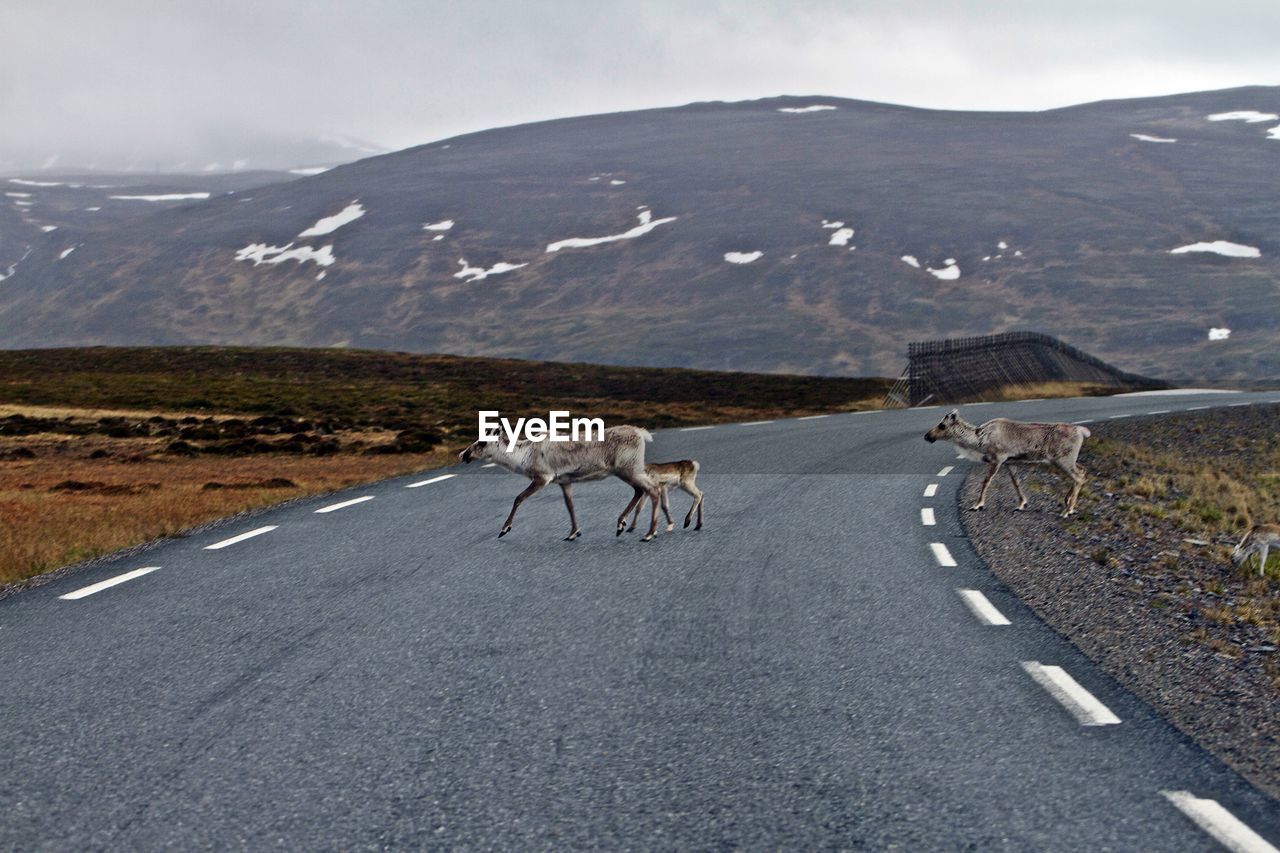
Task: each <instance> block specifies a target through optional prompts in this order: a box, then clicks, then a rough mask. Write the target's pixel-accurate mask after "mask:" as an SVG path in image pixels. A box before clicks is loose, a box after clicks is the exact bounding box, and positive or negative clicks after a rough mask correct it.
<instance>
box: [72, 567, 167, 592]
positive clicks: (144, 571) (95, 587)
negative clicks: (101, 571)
mask: <svg viewBox="0 0 1280 853" xmlns="http://www.w3.org/2000/svg"><path fill="white" fill-rule="evenodd" d="M158 568H160V567H159V566H144V567H143V568H141V569H134V570H133V571H131V572H125V573H124V574H122V575H116V576H115V577H113V578H108V579H107V580H105V581H100V582H99V583H95V584H92V585H90V586H86V587H83V588H81V589H77V590H76V591H75V592H69V593H67V594H66V595H60V596H58V598H61V599H64V600H66V601H75V600H76V599H79V598H84V597H85V596H88V595H93V594H94V593H95V592H102V591H103V590H104V589H111V587H113V586H116V585H117V584H122V583H124V582H125V581H131V580H133V579H134V578H140V577H142V576H143V575H149V574H151V573H152V572H154V571H155V570H156V569H158Z"/></svg>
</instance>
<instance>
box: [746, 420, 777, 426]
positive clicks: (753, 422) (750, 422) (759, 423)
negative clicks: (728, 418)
mask: <svg viewBox="0 0 1280 853" xmlns="http://www.w3.org/2000/svg"><path fill="white" fill-rule="evenodd" d="M771 423H773V421H747V422H746V423H745V424H738V426H761V425H762V424H771Z"/></svg>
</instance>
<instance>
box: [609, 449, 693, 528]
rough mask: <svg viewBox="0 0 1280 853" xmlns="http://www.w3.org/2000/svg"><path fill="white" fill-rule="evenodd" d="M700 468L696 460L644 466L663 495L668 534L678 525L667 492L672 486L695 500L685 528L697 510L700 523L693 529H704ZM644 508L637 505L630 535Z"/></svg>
mask: <svg viewBox="0 0 1280 853" xmlns="http://www.w3.org/2000/svg"><path fill="white" fill-rule="evenodd" d="M698 467H699V466H698V460H696V459H681V460H680V461H679V462H650V463H648V464H646V465H645V466H644V471H645V473H646V474H648V475H649V476H650V477H651V478H652V479H653V480H654V482H656V483H657V484H658V491H659V493H660V494H661V495H662V514H663V515H665V516H666V517H667V532H668V533H670V532H671V531H673V530H675V529H676V523H675V522H674V521H672V520H671V505H670V504H669V503H668V502H667V490H668V488H669V487H671V486H675V487H677V488H679V489H681V490H682V491H684V492H685V493H686V494H688V495H690V496H691V497H692V498H693V506H691V507H689V512H688V513H687V514H686V515H685V517H684V526H685V527H688V526H689V522H690V521H692V520H693V511H694V510H695V509H696V510H697V511H698V523H697V525H696V526H695V527H694V528H693V529H694V530H701V529H702V490H701V489H699V488H698V484H697V483H696V482H695V480H696V479H697V477H698ZM643 506H644V502H643V501H642V502H640V503H638V504H636V510H635V515H633V516H632V517H631V526H630V527H628V528H627V532H628V533H630V532H631V531H632V530H635V529H636V522H637V521H639V520H640V509H641V507H643Z"/></svg>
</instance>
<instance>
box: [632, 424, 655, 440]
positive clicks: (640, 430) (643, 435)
mask: <svg viewBox="0 0 1280 853" xmlns="http://www.w3.org/2000/svg"><path fill="white" fill-rule="evenodd" d="M635 429H636V432H637V433H638V434H639V436H640V437H641V438H643V439H644V440H645V441H653V436H652V435H650V434H649V431H648V430H647V429H644V428H642V427H636V428H635Z"/></svg>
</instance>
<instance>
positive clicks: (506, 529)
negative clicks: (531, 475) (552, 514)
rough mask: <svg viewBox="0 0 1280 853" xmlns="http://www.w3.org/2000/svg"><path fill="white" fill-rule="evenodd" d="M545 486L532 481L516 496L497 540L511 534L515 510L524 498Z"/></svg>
mask: <svg viewBox="0 0 1280 853" xmlns="http://www.w3.org/2000/svg"><path fill="white" fill-rule="evenodd" d="M545 485H546V483H545V482H543V481H541V480H534V481H532V482H531V483H529V486H528V488H526V489H525V490H524V491H523V492H521V493H520V494H518V495H516V500H515V503H513V504H512V505H511V514H510V515H508V516H507V520H506V521H504V522H503V523H502V530H500V531H498V538H499V539H501V538H502V537H503V536H506V535H507V534H508V533H510V532H511V522H512V521H514V520H515V517H516V510H518V509H519V508H520V504H522V503H524V502H525V499H526V498H528V497H529V496H530V495H532V494H534V493H535V492H537V491H539V490H540V489H541V488H542V487H543V486H545Z"/></svg>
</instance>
